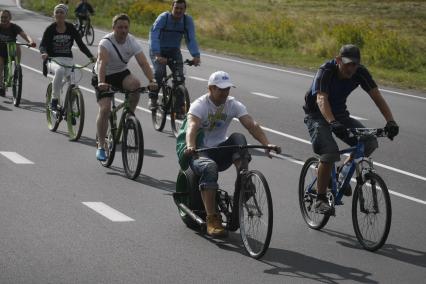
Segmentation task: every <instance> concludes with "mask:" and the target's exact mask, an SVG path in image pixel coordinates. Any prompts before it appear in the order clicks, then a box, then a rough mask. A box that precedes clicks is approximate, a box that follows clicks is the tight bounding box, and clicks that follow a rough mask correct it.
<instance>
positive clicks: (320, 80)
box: [303, 59, 377, 116]
mask: <svg viewBox="0 0 426 284" xmlns="http://www.w3.org/2000/svg"><path fill="white" fill-rule="evenodd" d="M359 85H361V87H362V89H363V90H364V91H366V92H367V93H368V92H370V91H371V90H372V89H374V88H376V87H377V85H376V82H374V80H373V78H372V76H371V74H370V72H368V70H367V68H365V67H364V66H363V65H360V66H359V67H358V69H357V71H356V72H355V74H354V75H353V76H352V77H351V78H350V79H340V78H339V77H338V66H337V63H336V60H334V59H333V60H331V61H328V62H326V63H324V64H323V65H321V67H320V68H319V70H318V72H317V74H316V75H315V78H314V80H313V82H312V85H311V88H310V89H309V90H308V92H307V93H306V95H305V105H304V107H303V109H304V110H305V112H306V113H307V114H314V113H320V110H319V108H318V105H317V94H318V92H322V93H326V94H328V101H329V103H330V106H331V111H332V112H333V115H335V116H336V115H343V114H346V113H347V110H346V108H347V107H346V99H347V98H348V96H349V95H350V94H351V93H352V91H353V90H355V89H356V88H357V87H358V86H359Z"/></svg>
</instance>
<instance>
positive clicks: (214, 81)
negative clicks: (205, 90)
mask: <svg viewBox="0 0 426 284" xmlns="http://www.w3.org/2000/svg"><path fill="white" fill-rule="evenodd" d="M207 85H208V86H217V87H218V88H221V89H226V88H229V87H235V86H234V84H232V82H231V78H230V77H229V74H228V73H226V72H225V71H216V72H214V73H213V74H211V75H210V78H209V83H208V84H207Z"/></svg>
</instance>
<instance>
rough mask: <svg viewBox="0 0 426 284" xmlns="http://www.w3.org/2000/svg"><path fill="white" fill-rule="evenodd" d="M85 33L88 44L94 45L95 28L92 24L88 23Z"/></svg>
mask: <svg viewBox="0 0 426 284" xmlns="http://www.w3.org/2000/svg"><path fill="white" fill-rule="evenodd" d="M84 33H85V35H84V37H85V39H86V43H87V45H92V44H93V41H94V40H95V30H94V29H93V27H92V25H87V26H86V28H85V32H84Z"/></svg>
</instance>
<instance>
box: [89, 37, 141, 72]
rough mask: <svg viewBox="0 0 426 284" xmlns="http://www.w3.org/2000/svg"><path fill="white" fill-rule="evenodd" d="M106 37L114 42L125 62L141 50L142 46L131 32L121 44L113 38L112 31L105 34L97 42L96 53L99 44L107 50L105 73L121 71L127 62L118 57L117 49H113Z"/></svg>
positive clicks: (124, 68) (125, 67)
mask: <svg viewBox="0 0 426 284" xmlns="http://www.w3.org/2000/svg"><path fill="white" fill-rule="evenodd" d="M106 38H109V39H110V40H111V41H112V42H113V43H114V44H115V46H116V47H117V49H118V51H120V54H121V57H122V58H123V60H124V61H125V62H129V60H130V59H131V58H132V56H134V55H137V54H139V53H141V52H143V51H142V46H141V45H140V44H139V43H138V42H137V41H136V39H135V37H134V36H132V35H131V34H128V35H127V38H126V41H125V42H124V43H122V44H120V43H118V42H117V41H116V40H115V37H114V33H109V34H107V35H106V36H105V37H104V38H103V39H101V41H100V42H99V48H98V49H99V50H98V53H99V52H100V48H101V46H102V47H104V48H106V50H107V51H108V58H109V60H108V64H107V66H106V75H111V74H115V73H119V72H123V71H124V70H126V69H127V64H125V63H124V62H123V61H121V59H120V57H119V56H118V54H117V51H115V48H114V46H113V45H112V44H111V42H110V41H109V40H107V39H106ZM96 70H98V63H96Z"/></svg>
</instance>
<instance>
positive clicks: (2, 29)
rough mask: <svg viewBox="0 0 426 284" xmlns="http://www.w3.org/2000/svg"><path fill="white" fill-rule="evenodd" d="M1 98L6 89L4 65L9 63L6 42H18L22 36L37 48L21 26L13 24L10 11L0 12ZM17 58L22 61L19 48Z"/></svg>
mask: <svg viewBox="0 0 426 284" xmlns="http://www.w3.org/2000/svg"><path fill="white" fill-rule="evenodd" d="M0 18H1V22H0V96H4V95H5V89H4V87H5V86H3V83H4V82H3V81H4V80H3V69H4V64H6V63H7V58H8V54H7V47H6V44H5V42H16V38H17V36H18V35H20V36H21V37H22V38H23V39H25V40H26V41H27V42H28V43H29V44H31V46H32V47H35V46H36V44H35V42H34V41H33V40H32V39H31V37H29V36H28V35H27V34H26V33H25V32H24V31H23V30H22V29H21V27H20V26H18V25H16V24H14V23H11V22H10V20H11V19H12V14H11V13H10V11H9V10H2V11H1V12H0ZM16 56H17V57H18V58H19V59H21V50H20V48H19V46H17V48H16Z"/></svg>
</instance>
